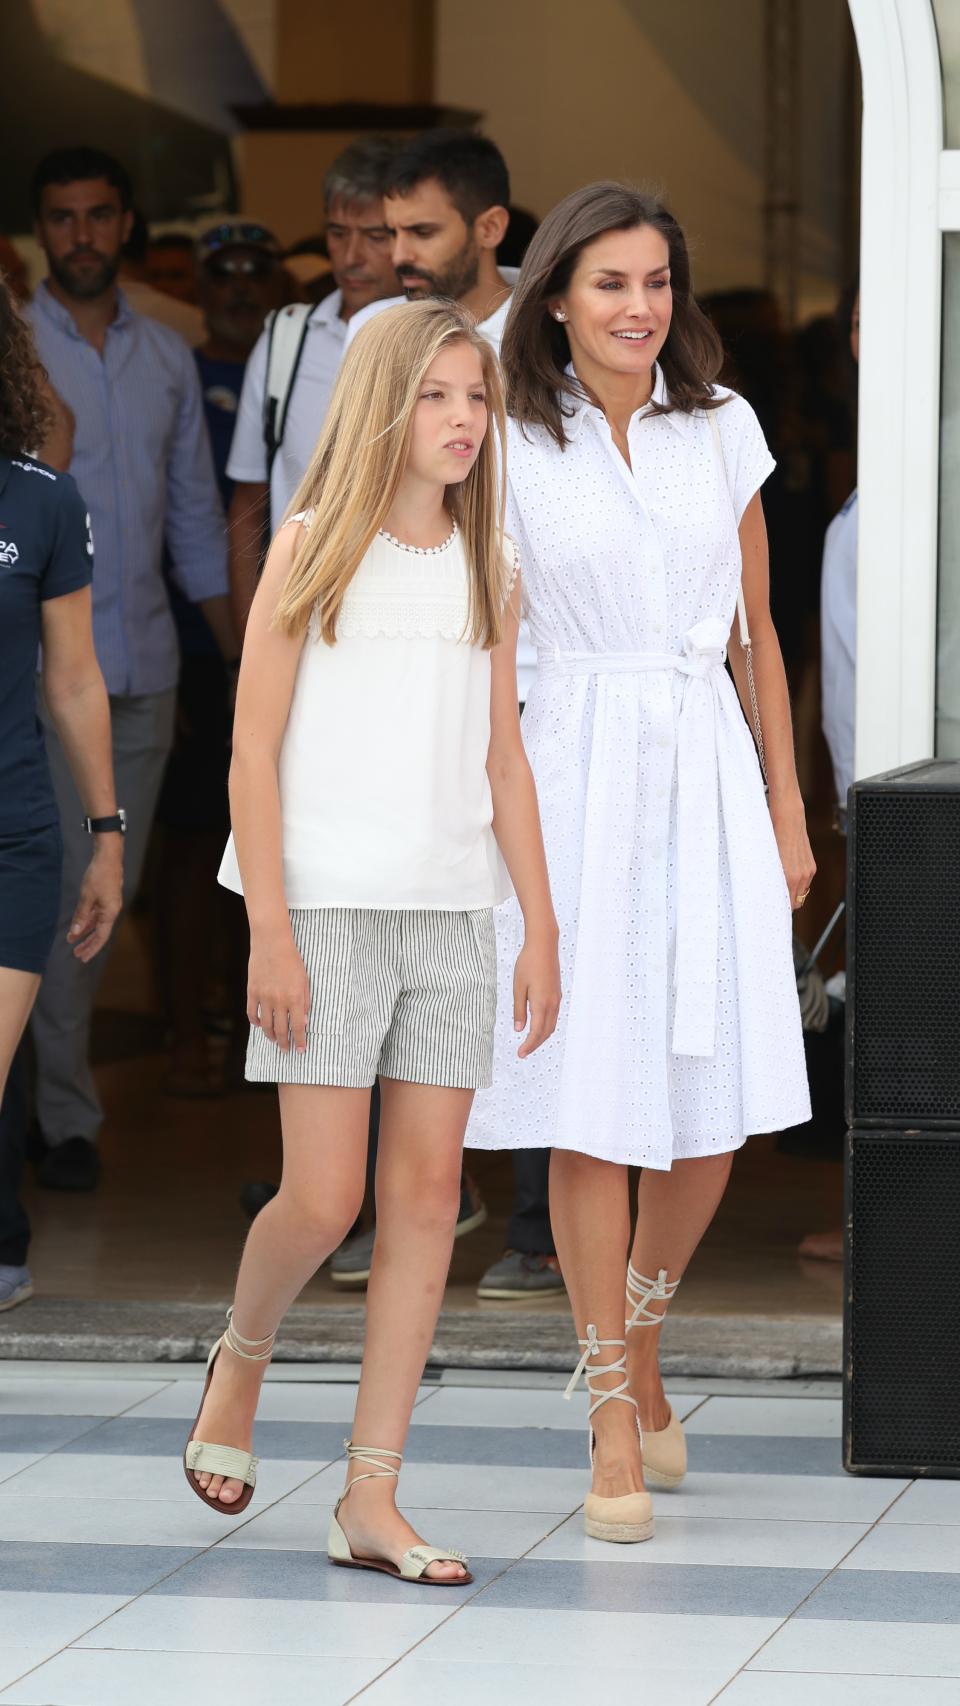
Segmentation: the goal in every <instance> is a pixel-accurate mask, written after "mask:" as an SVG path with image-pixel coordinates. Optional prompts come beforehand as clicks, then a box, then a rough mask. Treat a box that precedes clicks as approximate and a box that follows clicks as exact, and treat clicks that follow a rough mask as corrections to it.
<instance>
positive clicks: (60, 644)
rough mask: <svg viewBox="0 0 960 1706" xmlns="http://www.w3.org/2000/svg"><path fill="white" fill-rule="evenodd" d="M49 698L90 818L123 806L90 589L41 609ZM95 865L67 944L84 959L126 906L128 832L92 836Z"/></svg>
mask: <svg viewBox="0 0 960 1706" xmlns="http://www.w3.org/2000/svg"><path fill="white" fill-rule="evenodd" d="M40 621H41V634H42V639H43V696H44V699H45V700H46V704H47V710H48V711H49V713H50V718H51V721H52V723H53V726H54V728H55V729H56V731H57V734H58V735H59V737H60V744H61V745H62V747H63V750H64V752H65V753H66V755H67V763H68V764H69V766H70V774H71V775H72V777H73V779H74V781H75V782H76V784H77V792H78V794H79V795H80V798H81V800H82V801H83V805H84V808H85V810H86V813H87V816H88V817H112V816H113V814H114V812H115V811H116V809H117V796H116V793H115V792H114V786H113V752H112V750H111V745H110V701H109V700H108V698H107V690H106V687H105V686H104V683H103V676H102V675H101V673H100V665H99V664H98V663H97V655H96V652H95V651H94V649H93V620H92V616H91V596H90V588H89V587H88V586H85V587H81V588H80V589H79V590H78V591H77V592H67V593H64V594H63V596H62V597H61V598H46V599H44V601H43V603H42V605H41V606H40ZM91 841H92V844H93V845H92V850H91V857H90V863H89V865H88V866H87V869H86V872H85V873H84V878H83V882H82V884H81V885H80V896H79V899H78V901H77V905H76V910H75V912H74V914H73V917H72V919H71V920H70V928H69V930H68V931H67V941H68V942H71V943H72V944H73V951H74V954H75V956H76V958H77V959H78V960H83V961H84V963H86V961H87V960H92V959H93V957H94V955H95V954H98V953H99V952H100V949H101V948H102V947H103V945H104V943H105V942H106V941H107V940H108V939H109V936H110V932H111V930H112V929H113V926H114V922H115V920H116V918H117V914H118V913H119V911H120V907H121V905H122V904H123V836H122V835H117V834H116V833H113V832H111V833H107V834H106V835H94V836H92V837H91Z"/></svg>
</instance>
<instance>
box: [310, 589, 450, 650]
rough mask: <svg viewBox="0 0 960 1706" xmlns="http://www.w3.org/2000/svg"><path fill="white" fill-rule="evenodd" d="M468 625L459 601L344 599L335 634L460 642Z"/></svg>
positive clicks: (433, 599)
mask: <svg viewBox="0 0 960 1706" xmlns="http://www.w3.org/2000/svg"><path fill="white" fill-rule="evenodd" d="M468 621H469V606H468V604H467V602H466V600H465V599H464V598H462V597H460V598H416V599H402V598H382V599H374V598H356V599H351V598H347V599H345V600H344V603H343V607H342V609H341V611H340V617H339V620H338V622H337V633H338V634H343V635H350V636H358V635H359V636H362V637H364V638H368V639H376V638H377V637H378V636H379V635H383V636H384V637H385V638H387V639H393V640H418V639H441V640H461V639H463V638H464V635H465V633H466V628H467V623H468Z"/></svg>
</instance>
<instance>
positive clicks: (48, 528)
mask: <svg viewBox="0 0 960 1706" xmlns="http://www.w3.org/2000/svg"><path fill="white" fill-rule="evenodd" d="M92 576H93V542H92V539H91V537H90V518H89V516H88V515H87V507H86V504H85V503H84V502H83V499H82V498H81V496H80V493H79V492H78V491H77V488H76V486H75V485H74V483H73V481H72V479H71V478H70V475H69V474H57V473H54V470H53V469H52V468H48V467H47V466H46V464H45V463H43V462H35V461H34V460H33V458H32V457H30V456H2V455H0V835H8V834H10V833H11V832H22V831H24V830H30V829H40V828H42V827H43V826H44V825H46V824H51V823H56V822H57V815H58V814H57V803H56V799H55V798H54V793H53V786H52V783H51V781H50V772H49V769H48V767H47V755H46V750H45V748H44V743H43V734H42V731H41V728H40V724H39V722H38V721H37V709H36V690H35V684H34V677H35V675H36V669H37V648H38V646H39V644H40V638H41V619H40V609H41V605H42V604H43V603H44V601H45V600H46V599H48V598H62V597H63V596H64V594H65V593H68V592H76V591H77V590H78V588H79V587H83V586H89V585H90V581H91V579H92Z"/></svg>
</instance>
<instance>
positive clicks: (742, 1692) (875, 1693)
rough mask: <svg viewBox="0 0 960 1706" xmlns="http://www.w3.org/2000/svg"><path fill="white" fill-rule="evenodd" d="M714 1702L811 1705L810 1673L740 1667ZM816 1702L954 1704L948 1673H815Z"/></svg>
mask: <svg viewBox="0 0 960 1706" xmlns="http://www.w3.org/2000/svg"><path fill="white" fill-rule="evenodd" d="M717 1706H811V1690H810V1678H809V1676H797V1675H793V1676H787V1675H785V1674H784V1672H783V1671H778V1672H777V1674H776V1675H775V1676H769V1675H764V1674H761V1673H759V1672H757V1671H749V1670H747V1671H743V1672H742V1674H741V1675H740V1676H738V1677H737V1679H736V1681H735V1682H733V1683H731V1685H730V1687H729V1688H727V1689H725V1690H724V1692H723V1694H722V1695H721V1696H720V1699H719V1700H718V1702H717ZM816 1706H957V1685H956V1682H955V1681H954V1680H953V1679H952V1678H951V1677H920V1676H911V1677H909V1678H906V1677H902V1676H822V1675H820V1676H818V1677H817V1684H816Z"/></svg>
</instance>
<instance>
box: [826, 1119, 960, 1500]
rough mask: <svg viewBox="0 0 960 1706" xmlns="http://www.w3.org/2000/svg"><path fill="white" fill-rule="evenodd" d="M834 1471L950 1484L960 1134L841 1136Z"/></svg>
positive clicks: (957, 1414) (959, 1429) (959, 1419)
mask: <svg viewBox="0 0 960 1706" xmlns="http://www.w3.org/2000/svg"><path fill="white" fill-rule="evenodd" d="M847 1212H848V1224H850V1225H852V1228H853V1235H852V1238H851V1239H850V1242H849V1249H848V1271H847V1279H848V1284H847V1305H846V1319H845V1339H846V1343H845V1357H844V1362H845V1367H846V1370H847V1379H846V1382H845V1394H844V1396H845V1406H846V1409H845V1418H844V1461H845V1463H846V1467H847V1468H848V1469H853V1470H856V1469H860V1470H866V1471H870V1470H872V1471H874V1472H877V1471H880V1472H884V1471H886V1472H889V1473H903V1474H935V1475H944V1474H946V1475H960V1401H958V1394H960V1331H958V1322H960V1130H958V1131H955V1132H922V1133H921V1132H887V1131H884V1132H865V1131H853V1132H850V1133H849V1134H848V1136H847Z"/></svg>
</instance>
